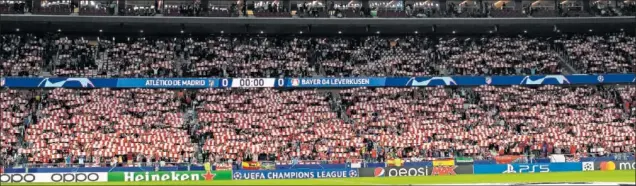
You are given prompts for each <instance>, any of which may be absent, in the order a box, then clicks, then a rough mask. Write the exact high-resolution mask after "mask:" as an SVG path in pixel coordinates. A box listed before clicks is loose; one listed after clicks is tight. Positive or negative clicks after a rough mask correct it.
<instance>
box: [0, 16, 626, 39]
mask: <svg viewBox="0 0 636 186" xmlns="http://www.w3.org/2000/svg"><path fill="white" fill-rule="evenodd" d="M0 24H1V26H0V32H2V33H10V32H15V31H16V29H17V28H19V29H20V31H21V32H28V33H44V32H56V31H57V30H58V29H59V30H61V31H62V32H63V33H66V34H83V35H86V34H95V35H99V34H100V33H99V30H102V31H103V33H101V34H108V35H111V34H112V35H120V34H122V35H124V34H125V35H130V34H135V33H141V31H142V30H143V34H145V35H167V36H174V35H178V34H180V33H181V31H183V32H184V34H192V35H207V34H220V33H222V32H223V33H225V34H259V33H261V32H263V33H264V34H299V33H300V32H302V33H303V34H305V35H308V34H315V35H334V34H338V32H339V31H340V32H341V33H342V34H345V35H350V34H377V33H378V32H379V33H380V34H383V35H385V34H386V35H393V34H414V33H415V32H417V33H418V34H453V32H454V33H455V34H458V35H464V34H489V32H491V31H493V32H494V33H500V34H521V33H524V32H526V33H528V34H539V35H550V34H554V33H555V26H556V28H557V29H558V30H560V31H561V32H563V33H589V32H590V30H592V33H607V32H617V31H620V30H621V29H622V30H624V31H626V32H629V33H634V32H636V18H634V17H622V18H589V20H588V19H587V18H586V19H565V18H547V19H538V18H517V19H511V18H504V19H496V18H469V19H453V18H446V19H444V18H441V19H377V18H376V19H307V18H305V19H298V18H296V19H294V18H289V19H286V18H283V19H281V18H272V19H267V18H265V19H263V18H192V17H180V18H170V17H124V16H120V17H86V16H7V15H2V17H0ZM496 25H498V26H497V28H498V29H497V30H498V31H496V30H495V27H496ZM433 28H435V29H433ZM433 30H435V31H434V32H433Z"/></svg>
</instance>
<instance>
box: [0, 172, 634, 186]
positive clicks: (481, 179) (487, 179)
mask: <svg viewBox="0 0 636 186" xmlns="http://www.w3.org/2000/svg"><path fill="white" fill-rule="evenodd" d="M528 182H630V183H634V182H636V171H634V170H628V171H625V170H623V171H594V172H560V173H536V174H533V173H526V174H485V175H456V176H422V177H383V178H369V177H367V178H340V179H294V180H237V181H228V180H226V181H209V182H205V181H197V182H194V181H182V182H176V181H175V182H101V183H77V184H81V185H398V184H399V185H407V184H469V183H528ZM3 185H42V184H38V183H30V184H3ZM48 185H51V184H48ZM58 185H60V184H58ZM63 185H74V183H63Z"/></svg>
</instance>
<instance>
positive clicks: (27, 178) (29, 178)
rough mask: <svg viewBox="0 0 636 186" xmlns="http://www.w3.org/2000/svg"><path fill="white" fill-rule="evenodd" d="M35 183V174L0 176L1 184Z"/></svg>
mask: <svg viewBox="0 0 636 186" xmlns="http://www.w3.org/2000/svg"><path fill="white" fill-rule="evenodd" d="M33 181H35V175H33V174H0V183H20V182H26V183H30V182H33Z"/></svg>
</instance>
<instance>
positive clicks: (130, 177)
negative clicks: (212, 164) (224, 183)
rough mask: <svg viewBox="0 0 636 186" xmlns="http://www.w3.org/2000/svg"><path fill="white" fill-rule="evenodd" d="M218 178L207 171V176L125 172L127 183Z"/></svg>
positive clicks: (177, 173) (180, 173) (178, 173)
mask: <svg viewBox="0 0 636 186" xmlns="http://www.w3.org/2000/svg"><path fill="white" fill-rule="evenodd" d="M214 177H216V174H215V173H212V172H210V171H206V172H205V174H199V173H189V172H185V173H184V172H174V171H172V172H139V173H137V172H124V181H125V182H142V181H202V180H205V181H211V180H214Z"/></svg>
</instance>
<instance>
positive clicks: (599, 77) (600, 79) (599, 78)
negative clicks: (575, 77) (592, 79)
mask: <svg viewBox="0 0 636 186" xmlns="http://www.w3.org/2000/svg"><path fill="white" fill-rule="evenodd" d="M596 79H597V80H598V82H599V83H603V81H604V80H605V77H603V75H599V76H598V78H596Z"/></svg>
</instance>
